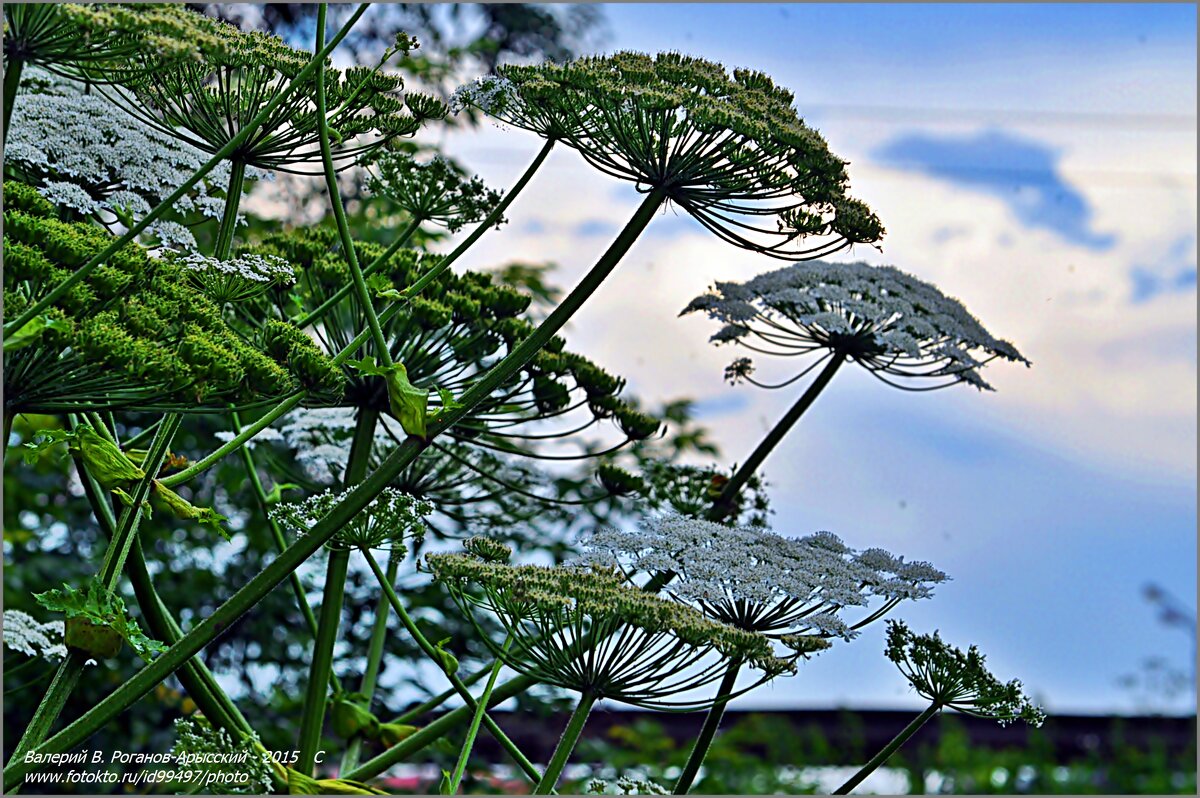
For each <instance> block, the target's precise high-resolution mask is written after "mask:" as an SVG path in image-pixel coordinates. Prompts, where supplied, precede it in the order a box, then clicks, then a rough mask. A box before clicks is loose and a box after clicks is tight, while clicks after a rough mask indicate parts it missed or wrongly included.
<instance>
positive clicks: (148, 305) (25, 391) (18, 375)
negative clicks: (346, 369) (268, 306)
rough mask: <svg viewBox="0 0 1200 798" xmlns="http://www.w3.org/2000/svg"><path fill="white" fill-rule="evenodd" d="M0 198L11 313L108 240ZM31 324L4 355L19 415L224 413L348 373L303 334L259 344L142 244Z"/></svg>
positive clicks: (329, 387) (274, 329)
mask: <svg viewBox="0 0 1200 798" xmlns="http://www.w3.org/2000/svg"><path fill="white" fill-rule="evenodd" d="M4 200H5V213H4V222H5V225H4V227H5V229H4V255H5V267H6V268H5V270H4V307H5V310H6V311H7V312H8V313H9V314H19V313H20V312H21V310H22V309H24V308H25V307H28V305H29V304H30V303H31V302H32V301H33V300H35V299H36V298H37V297H38V296H40V295H42V294H43V293H44V292H45V291H48V290H50V288H52V287H53V286H54V285H56V284H57V283H59V282H61V281H63V280H65V279H67V277H68V276H69V275H70V274H71V272H72V270H74V269H77V268H78V267H79V266H81V265H82V264H84V263H86V262H87V261H89V260H90V259H91V258H93V257H94V256H95V255H97V254H99V253H100V252H101V251H103V250H104V249H105V248H106V247H107V246H108V245H109V244H110V243H111V241H112V237H111V236H110V235H109V234H108V233H106V232H105V231H104V230H102V229H101V228H99V227H96V226H94V225H90V224H86V223H68V222H63V221H60V220H59V219H57V218H55V217H56V216H57V213H56V211H55V208H54V206H52V205H51V204H50V203H49V202H48V201H47V200H46V199H45V198H44V197H42V196H41V195H40V194H39V193H38V192H37V191H36V190H34V189H33V188H31V187H30V186H27V185H24V184H21V183H16V182H13V181H7V182H5V184H4ZM39 320H40V322H39ZM30 325H32V327H31V332H30V334H29V335H27V336H26V340H25V341H24V342H23V345H22V346H21V347H20V348H16V349H14V348H12V347H6V350H5V369H4V387H5V401H6V403H7V405H8V407H9V408H10V409H15V410H16V411H17V412H35V411H43V412H47V411H48V412H53V411H56V410H78V409H98V408H115V407H124V408H134V407H140V408H151V407H161V406H163V405H170V404H173V403H186V404H187V405H188V406H192V407H194V406H197V405H204V404H205V403H208V402H213V403H219V404H220V405H221V406H223V407H224V406H227V405H226V403H227V402H228V401H229V400H231V399H232V400H246V401H249V400H254V399H261V398H262V397H276V396H282V395H286V394H288V393H291V392H293V391H294V390H296V389H297V388H300V387H303V388H306V389H309V390H313V391H318V392H319V391H328V392H331V393H335V392H337V391H339V390H340V388H341V383H340V380H341V372H340V371H339V370H338V369H337V368H336V367H335V366H333V364H332V363H331V361H330V359H329V358H328V357H327V356H325V355H324V354H322V353H321V352H320V350H319V349H318V348H317V346H316V344H315V343H314V342H313V341H312V339H310V338H309V337H308V336H307V335H305V334H304V333H303V332H301V331H300V330H298V329H297V328H295V327H294V326H293V325H290V324H288V323H286V322H282V321H277V320H272V321H269V322H267V323H266V324H264V325H262V327H261V330H260V331H259V333H258V335H259V336H260V338H261V341H260V342H257V343H258V344H259V345H255V343H256V342H254V341H253V337H252V335H251V334H249V333H247V332H244V331H241V330H237V329H235V328H234V327H232V326H231V324H230V322H229V321H227V320H226V319H225V318H224V317H223V316H222V314H221V309H220V307H219V306H218V305H217V304H215V303H214V302H212V301H211V300H209V299H208V298H207V297H205V296H204V295H203V294H202V293H201V292H200V291H198V290H197V289H196V288H195V287H194V286H193V285H192V284H191V280H190V279H189V277H188V274H187V271H186V269H185V268H184V267H183V266H181V265H179V264H175V263H171V262H168V261H166V260H153V259H151V258H149V257H148V255H147V253H146V251H145V250H144V249H142V248H141V247H139V246H137V245H136V244H129V245H127V246H125V247H123V248H122V249H120V250H119V251H118V252H116V253H114V254H113V255H112V256H111V257H110V258H109V259H108V262H107V263H105V264H104V265H102V266H99V267H98V268H96V269H95V270H94V271H93V272H92V273H91V274H90V275H89V276H88V277H87V278H86V279H84V280H82V281H80V282H79V283H77V284H76V285H75V286H74V287H73V288H72V289H71V290H69V291H68V292H67V293H66V294H65V295H64V296H63V297H62V298H61V299H60V300H59V301H57V302H55V303H54V304H53V305H51V306H50V308H48V309H47V311H46V312H45V314H43V315H42V316H39V317H38V319H35V320H34V321H33V322H30ZM22 332H23V330H22V331H17V334H18V335H21V333H22ZM34 332H36V334H34ZM264 350H265V352H264Z"/></svg>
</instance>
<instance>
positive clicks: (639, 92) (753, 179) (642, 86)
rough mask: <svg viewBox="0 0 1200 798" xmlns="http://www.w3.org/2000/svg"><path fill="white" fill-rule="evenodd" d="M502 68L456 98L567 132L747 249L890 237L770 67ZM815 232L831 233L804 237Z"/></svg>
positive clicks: (651, 60) (671, 56)
mask: <svg viewBox="0 0 1200 798" xmlns="http://www.w3.org/2000/svg"><path fill="white" fill-rule="evenodd" d="M497 73H498V77H493V78H484V79H482V80H480V81H477V82H476V83H475V84H473V85H471V86H469V87H465V88H464V89H462V90H461V91H460V92H458V93H457V94H456V96H455V106H456V107H458V108H462V107H467V106H471V107H475V108H478V109H479V110H481V111H483V112H484V113H486V114H488V115H490V116H492V117H494V118H496V119H498V120H500V121H501V122H504V123H506V124H510V125H512V126H514V127H518V128H523V129H525V130H530V131H533V132H535V133H537V134H539V135H541V136H544V137H546V138H550V139H554V140H556V141H562V142H564V143H566V144H567V145H568V146H570V147H572V148H574V149H576V150H577V151H579V153H580V154H581V155H582V156H583V157H584V158H585V159H586V160H587V161H588V162H590V163H591V164H592V165H594V166H596V167H597V168H599V169H600V170H601V171H603V172H605V173H606V174H609V175H613V176H615V177H618V178H621V179H625V180H630V181H632V182H634V183H636V184H638V186H639V187H641V189H642V190H644V191H649V190H651V189H657V190H659V191H661V192H663V193H664V194H665V195H666V196H667V197H668V198H669V199H670V200H672V201H673V202H675V203H676V204H678V205H679V206H680V207H682V208H684V209H685V210H686V211H687V212H688V213H689V214H691V215H692V216H693V217H694V218H695V219H697V220H698V221H699V222H700V223H701V224H702V225H704V227H706V228H707V229H709V230H711V231H712V232H714V233H716V234H717V235H718V236H720V237H721V238H723V239H724V240H726V241H729V242H730V243H733V244H735V245H737V246H740V247H743V248H746V249H750V250H752V251H755V252H760V253H763V254H766V255H771V256H774V257H778V258H783V259H785V260H804V259H809V258H815V257H820V256H821V255H824V254H828V253H830V252H834V251H837V250H838V249H841V248H843V247H846V246H849V245H851V244H854V243H873V242H875V241H878V240H879V239H880V238H881V237H882V235H883V228H882V226H881V225H880V223H879V220H878V219H877V218H875V216H874V214H873V213H871V211H870V210H869V209H868V208H867V207H866V206H865V205H863V204H862V203H861V202H859V201H858V200H854V199H851V198H850V197H849V196H847V194H846V186H847V181H848V178H847V176H846V171H845V162H844V161H842V160H841V159H839V158H837V157H836V156H834V155H833V153H831V152H830V150H829V148H828V146H827V145H826V143H825V141H824V139H822V138H821V136H820V135H819V134H817V133H816V132H815V131H814V130H812V129H811V128H809V127H808V126H807V125H805V124H804V122H803V120H801V119H800V117H799V115H798V114H797V113H796V110H795V108H794V107H793V101H794V97H793V96H792V94H791V93H790V92H788V91H786V90H784V89H782V88H780V87H777V86H775V85H774V83H772V81H771V80H770V78H768V77H767V76H766V75H763V74H761V73H758V72H752V71H749V70H734V71H733V73H732V75H730V74H729V72H727V71H726V69H725V68H724V67H723V66H721V65H720V64H716V63H713V62H711V61H705V60H702V59H698V58H690V57H687V56H683V55H680V54H678V53H660V54H658V55H657V56H649V55H645V54H642V53H632V52H621V53H616V54H615V55H611V56H603V57H588V58H580V59H577V60H575V61H571V62H569V63H567V64H561V65H559V64H539V65H537V66H518V65H505V66H501V67H500V68H498V70H497ZM811 237H819V238H823V239H824V240H823V241H821V242H820V243H818V244H817V245H815V246H812V247H807V248H804V247H803V246H799V245H798V243H799V242H803V241H804V240H805V239H808V238H811Z"/></svg>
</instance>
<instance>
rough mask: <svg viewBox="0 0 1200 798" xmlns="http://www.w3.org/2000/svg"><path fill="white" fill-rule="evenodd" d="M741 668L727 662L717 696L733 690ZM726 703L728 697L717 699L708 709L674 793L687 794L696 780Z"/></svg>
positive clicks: (740, 665)
mask: <svg viewBox="0 0 1200 798" xmlns="http://www.w3.org/2000/svg"><path fill="white" fill-rule="evenodd" d="M741 669H742V663H741V662H739V661H737V660H733V661H731V662H730V663H729V668H728V670H726V671H725V677H724V678H723V679H721V686H720V687H718V688H717V695H718V696H723V695H729V694H730V693H732V692H733V687H734V684H735V683H736V682H737V677H738V672H739V671H741ZM728 704H729V701H728V699H726V700H724V701H721V700H718V701H717V702H716V703H715V704H713V705H712V708H711V709H709V710H708V715H707V716H706V717H705V718H704V725H703V726H702V727H701V728H700V735H699V736H698V737H697V738H696V742H695V743H694V744H693V745H692V753H691V754H690V755H689V756H688V760H687V764H685V765H684V766H683V772H682V773H680V774H679V780H678V781H676V782H675V789H674V790H673V791H672V792H674V794H675V795H687V792H688V790H690V789H691V788H692V782H694V781H695V780H696V774H697V773H699V772H700V766H701V765H702V764H704V758H705V757H706V756H708V749H709V748H711V747H712V742H713V738H715V737H716V736H717V729H718V728H720V726H721V718H722V717H724V715H725V707H726V706H728Z"/></svg>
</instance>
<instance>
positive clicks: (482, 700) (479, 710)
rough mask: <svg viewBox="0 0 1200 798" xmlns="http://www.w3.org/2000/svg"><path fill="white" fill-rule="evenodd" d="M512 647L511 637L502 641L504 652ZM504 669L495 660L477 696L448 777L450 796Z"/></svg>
mask: <svg viewBox="0 0 1200 798" xmlns="http://www.w3.org/2000/svg"><path fill="white" fill-rule="evenodd" d="M510 645H512V635H509V636H508V638H507V639H506V640H505V641H504V650H505V651H508V647H509V646H510ZM502 667H504V661H503V660H502V659H499V658H497V659H496V664H494V665H493V666H492V674H491V676H489V677H488V682H487V685H485V686H484V688H483V693H481V694H480V696H479V701H478V706H476V707H475V714H474V716H472V718H471V727H470V728H469V729H467V737H466V739H465V740H463V744H462V750H461V751H460V752H459V754H458V764H456V765H455V766H454V774H453V775H452V776H451V777H450V794H451V795H457V794H458V785H459V782H461V781H462V777H463V773H464V772H466V769H467V760H468V759H470V758H471V749H472V748H474V747H475V738H476V736H478V734H479V723H480V721H482V720H483V716H484V715H485V714H486V712H487V703H488V698H490V697H491V695H492V690H493V689H494V688H495V687H496V677H497V676H499V675H500V669H501V668H502Z"/></svg>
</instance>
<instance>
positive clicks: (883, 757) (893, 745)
mask: <svg viewBox="0 0 1200 798" xmlns="http://www.w3.org/2000/svg"><path fill="white" fill-rule="evenodd" d="M939 709H941V706H939V705H938V704H936V703H935V704H930V705H929V707H928V708H927V709H926V710H925V711H924V712H922V713H921V714H920V715H917V716H916V717H915V718H913V720H912V723H909V724H908V725H907V726H905V727H904V728H903V729H902V730H901V731H900V733H899V734H897V735H896V736H895V737H893V738H892V741H891V742H890V743H888V744H887V745H885V746H884V747H883V748H882V749H881V750H880V752H879V753H878V754H876V755H875V756H873V757H871V761H870V762H867V764H865V765H863V766H862V770H860V771H858V772H857V773H855V774H854V775H853V776H851V777H850V779H849V781H847V782H846V783H845V784H843V785H842V786H841V787H838V788H837V789H836V790H834V791H833V794H834V795H846V794H847V793H849V792H850V791H851V790H853V789H854V788H855V787H857V786H858V785H859V784H860V783H861V782H862V780H863V779H865V778H866V777H867V776H870V775H871V773H872V772H874V771H875V769H876V768H878V767H879V766H880V765H882V764H883V763H884V762H886V761H887V760H888V757H890V756H891V755H892V754H894V753H896V749H897V748H899V747H900V746H902V745H904V744H905V743H906V742H908V738H909V737H912V736H913V735H914V734H916V733H917V730H918V729H920V728H921V727H922V726H924V725H925V724H926V723H927V722H928V721H929V719H930V718H932V717H933V716H934V715H936V714H937V713H938V710H939Z"/></svg>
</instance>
